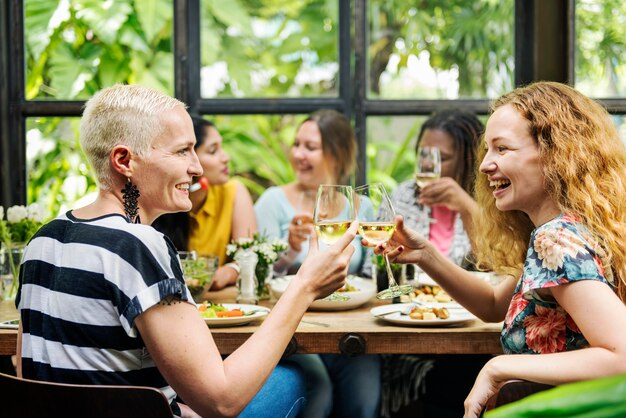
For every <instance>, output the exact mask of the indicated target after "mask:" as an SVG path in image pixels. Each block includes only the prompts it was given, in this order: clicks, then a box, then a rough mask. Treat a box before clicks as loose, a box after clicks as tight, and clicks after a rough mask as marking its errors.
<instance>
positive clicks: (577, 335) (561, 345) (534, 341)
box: [500, 214, 615, 354]
mask: <svg viewBox="0 0 626 418" xmlns="http://www.w3.org/2000/svg"><path fill="white" fill-rule="evenodd" d="M605 260H606V257H605V255H604V251H603V250H602V248H600V246H599V245H598V244H597V243H596V241H595V240H594V239H593V238H592V237H591V234H590V233H589V232H588V231H587V229H586V228H585V226H584V225H582V224H581V223H580V222H579V221H577V220H576V218H575V217H574V216H572V215H568V214H565V215H563V214H562V215H559V216H557V217H556V218H554V219H552V220H550V221H548V222H547V223H545V224H543V225H541V226H539V227H537V228H536V229H535V230H534V231H533V233H532V234H531V236H530V246H529V248H528V253H527V254H526V261H525V263H524V270H523V272H522V278H521V280H520V281H519V283H518V284H517V287H516V289H515V293H514V295H513V299H512V300H511V304H510V305H509V310H508V312H507V314H506V318H505V319H504V327H503V329H502V333H501V335H500V341H501V343H502V348H503V350H504V352H505V353H506V354H545V353H556V352H562V351H570V350H576V349H578V348H583V347H586V346H588V345H589V343H588V342H587V340H586V339H585V337H584V336H583V334H582V333H581V331H580V330H579V329H578V326H577V325H576V323H575V322H574V320H573V319H572V318H571V317H570V316H569V314H568V313H567V312H565V310H564V309H563V308H562V307H561V306H560V305H559V304H558V303H556V301H554V300H544V299H543V298H542V297H541V295H540V294H539V292H538V291H539V290H540V289H547V288H549V287H553V286H559V285H561V284H566V283H572V282H575V281H579V280H597V281H601V282H603V283H606V284H607V285H608V286H611V288H612V289H613V290H615V288H614V286H613V284H612V283H613V277H612V273H611V269H610V267H609V266H608V265H606V262H605Z"/></svg>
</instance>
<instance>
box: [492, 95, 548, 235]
mask: <svg viewBox="0 0 626 418" xmlns="http://www.w3.org/2000/svg"><path fill="white" fill-rule="evenodd" d="M485 143H486V147H487V153H486V155H485V158H484V159H483V161H482V163H481V164H480V172H481V173H484V174H486V175H487V177H488V179H489V184H490V186H491V187H492V188H493V196H494V198H495V199H496V207H497V208H498V209H499V210H502V211H508V210H519V211H522V212H524V213H526V214H527V215H528V216H529V217H530V219H531V220H532V221H533V223H534V224H535V225H541V224H543V223H545V222H546V221H548V220H550V219H551V218H553V217H555V216H556V215H558V214H559V213H560V211H559V209H558V206H557V205H556V204H555V202H554V201H553V200H552V198H551V197H550V196H549V195H548V192H547V191H546V187H545V183H544V180H545V178H544V175H543V172H542V169H541V163H540V155H539V147H538V146H537V142H536V140H535V139H534V138H533V137H532V136H531V135H530V132H529V123H528V121H527V120H526V119H524V118H523V117H522V116H521V115H520V114H519V112H517V111H516V110H515V109H514V108H513V107H512V106H511V105H505V106H502V107H500V108H498V109H497V110H496V111H495V112H494V113H493V114H492V115H491V117H490V118H489V120H488V121H487V126H486V130H485Z"/></svg>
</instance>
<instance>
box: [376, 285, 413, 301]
mask: <svg viewBox="0 0 626 418" xmlns="http://www.w3.org/2000/svg"><path fill="white" fill-rule="evenodd" d="M412 290H413V286H411V285H410V284H403V285H402V286H393V287H390V288H389V289H385V290H383V291H381V292H378V294H377V295H376V297H377V298H378V299H393V298H397V297H398V296H401V295H406V294H408V293H410V292H411V291H412Z"/></svg>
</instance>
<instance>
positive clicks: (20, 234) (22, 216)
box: [0, 203, 45, 299]
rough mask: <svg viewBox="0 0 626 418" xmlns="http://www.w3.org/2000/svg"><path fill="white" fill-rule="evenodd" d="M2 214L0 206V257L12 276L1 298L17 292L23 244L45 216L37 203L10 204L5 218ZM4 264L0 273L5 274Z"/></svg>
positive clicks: (10, 297) (40, 224)
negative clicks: (0, 244) (0, 249)
mask: <svg viewBox="0 0 626 418" xmlns="http://www.w3.org/2000/svg"><path fill="white" fill-rule="evenodd" d="M4 215H5V213H4V207H2V206H0V242H2V247H3V249H2V251H3V253H2V257H1V258H2V261H3V263H4V262H7V264H8V270H9V273H10V275H11V276H13V280H12V283H10V285H8V286H7V287H6V288H5V289H4V292H3V299H13V298H15V293H16V292H17V281H18V277H19V271H20V262H21V253H22V251H23V246H24V244H26V243H27V242H28V241H29V240H30V239H31V238H32V236H33V235H35V233H36V232H37V231H38V230H39V228H41V226H42V225H43V222H44V219H45V218H44V213H43V210H42V208H41V206H39V205H38V204H37V203H33V204H31V205H29V206H22V205H15V206H11V207H10V208H8V209H7V211H6V219H4ZM6 266H7V265H3V266H2V269H3V273H2V274H5V272H4V268H5V267H6Z"/></svg>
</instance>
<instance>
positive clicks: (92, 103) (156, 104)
mask: <svg viewBox="0 0 626 418" xmlns="http://www.w3.org/2000/svg"><path fill="white" fill-rule="evenodd" d="M176 106H182V107H183V108H185V107H186V106H185V104H184V103H182V102H180V101H179V100H176V99H174V98H172V97H170V96H168V95H166V94H164V93H162V92H159V91H157V90H154V89H151V88H148V87H143V86H139V85H123V84H116V85H114V86H111V87H107V88H104V89H102V90H100V91H99V92H97V93H96V94H94V96H93V97H92V98H91V99H90V100H89V101H87V103H86V104H85V111H84V112H83V117H82V119H81V122H80V145H81V147H82V149H83V152H84V153H85V155H86V156H87V158H88V159H89V162H90V163H91V166H92V169H93V171H94V174H95V177H96V181H97V182H98V186H99V187H100V188H102V189H104V190H109V189H110V188H111V185H112V171H111V166H110V162H109V157H110V154H111V151H112V150H113V148H114V147H116V146H118V145H126V146H128V147H129V148H130V149H131V150H132V151H133V152H134V153H136V154H137V155H139V156H141V157H145V156H147V155H148V154H149V153H150V146H151V145H152V142H153V141H154V139H156V138H158V137H159V135H161V134H162V133H163V131H164V126H163V123H162V122H161V118H160V117H159V116H160V115H161V114H162V113H163V112H168V111H170V110H172V109H174V108H175V107H176Z"/></svg>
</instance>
